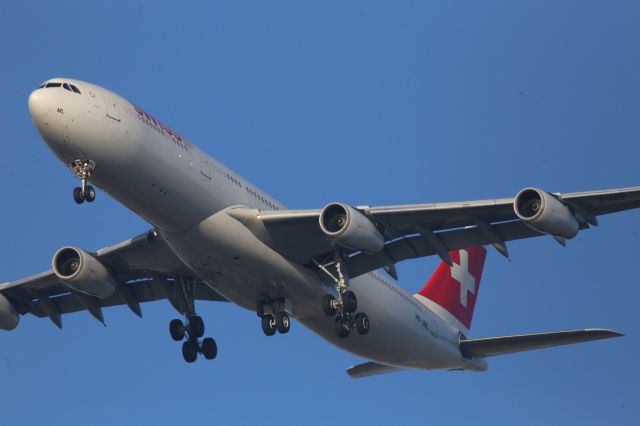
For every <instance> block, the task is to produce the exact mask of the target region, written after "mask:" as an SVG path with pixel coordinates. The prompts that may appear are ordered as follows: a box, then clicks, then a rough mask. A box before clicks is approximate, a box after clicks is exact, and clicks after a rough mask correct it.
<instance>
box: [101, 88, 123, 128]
mask: <svg viewBox="0 0 640 426" xmlns="http://www.w3.org/2000/svg"><path fill="white" fill-rule="evenodd" d="M102 96H103V97H104V102H105V104H106V105H107V117H109V118H111V119H114V120H116V121H120V109H119V108H118V104H117V103H115V102H114V101H113V99H112V98H111V95H109V94H108V93H103V94H102Z"/></svg>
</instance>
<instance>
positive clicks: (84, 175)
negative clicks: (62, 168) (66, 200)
mask: <svg viewBox="0 0 640 426" xmlns="http://www.w3.org/2000/svg"><path fill="white" fill-rule="evenodd" d="M69 167H71V171H72V172H73V175H74V176H75V177H77V178H78V179H80V182H81V183H82V185H81V186H79V187H76V188H74V189H73V200H74V201H75V202H76V203H78V204H82V203H84V202H85V201H86V202H88V203H92V202H93V200H95V199H96V190H95V189H94V188H93V186H91V185H87V180H88V179H89V178H90V177H91V174H92V173H93V170H94V169H95V168H96V163H95V162H93V161H91V160H80V159H76V160H74V161H73V162H72V163H71V164H69Z"/></svg>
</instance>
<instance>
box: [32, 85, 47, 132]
mask: <svg viewBox="0 0 640 426" xmlns="http://www.w3.org/2000/svg"><path fill="white" fill-rule="evenodd" d="M45 97H46V94H45V93H44V90H43V89H36V90H34V91H33V92H31V94H30V95H29V112H30V113H31V118H32V119H33V121H34V123H35V124H36V126H40V125H42V124H43V123H44V122H45V119H46V115H47V113H48V112H49V111H48V107H47V105H46V104H47V102H46V99H45Z"/></svg>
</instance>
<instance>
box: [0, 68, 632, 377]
mask: <svg viewBox="0 0 640 426" xmlns="http://www.w3.org/2000/svg"><path fill="white" fill-rule="evenodd" d="M29 111H30V113H31V117H32V120H33V123H34V125H35V127H36V128H37V130H38V132H39V134H40V136H41V137H42V139H43V140H44V142H45V143H46V144H47V145H48V147H49V148H50V149H51V150H52V151H53V153H54V154H55V155H56V156H57V157H58V159H59V160H60V161H62V163H64V164H65V165H66V166H67V167H69V168H70V170H71V172H72V173H73V175H74V176H75V177H76V178H78V179H79V182H80V184H79V186H77V187H76V188H74V189H73V199H74V201H75V202H76V203H78V204H82V203H84V202H88V203H91V202H94V201H95V198H96V190H95V188H94V186H93V185H95V187H97V188H99V189H101V190H102V191H104V192H106V193H107V194H109V195H110V196H111V197H113V198H114V199H115V200H117V201H119V202H120V203H122V204H123V205H124V206H126V207H127V208H129V209H130V210H132V211H133V212H134V213H136V214H138V215H139V216H140V217H142V218H143V219H145V220H146V221H147V222H149V223H150V224H151V225H152V229H151V230H149V231H148V232H145V233H143V234H141V235H139V236H136V237H134V238H132V239H130V240H127V241H124V242H121V243H119V244H116V245H114V246H111V247H107V248H103V249H101V250H98V251H96V252H89V251H85V250H83V249H81V248H78V247H74V246H65V247H62V248H61V249H59V250H58V251H57V252H56V253H55V254H54V255H53V259H52V268H51V269H50V270H48V271H45V272H42V273H39V274H37V275H33V276H30V277H27V278H24V279H20V280H17V281H13V282H7V283H4V284H0V328H2V329H4V330H13V329H14V328H15V327H16V326H17V325H18V323H19V320H20V317H21V316H23V315H26V314H32V315H34V316H36V317H39V318H44V317H48V318H50V319H51V321H52V322H53V323H54V324H55V325H56V326H57V327H59V328H62V315H64V314H68V313H72V312H78V311H88V312H89V314H90V315H92V316H93V317H95V318H96V319H97V320H98V321H100V322H101V323H103V324H104V323H105V319H104V314H103V308H106V307H110V306H116V305H126V306H128V307H129V308H130V310H131V311H132V312H133V313H134V314H136V315H137V316H140V317H141V316H142V310H141V306H140V304H141V303H143V302H150V301H155V300H160V299H167V300H168V301H169V302H170V303H171V305H172V306H173V307H174V308H175V309H176V310H177V311H178V312H179V313H180V314H181V315H182V316H183V319H174V320H172V321H171V322H170V323H169V334H170V336H171V338H172V339H174V340H175V341H177V342H182V355H183V357H184V360H185V361H186V362H188V363H192V362H195V361H196V360H197V358H198V357H199V356H203V357H204V358H206V359H214V358H216V356H217V353H218V347H217V344H216V342H215V340H214V339H213V338H211V337H206V338H204V331H205V326H204V322H203V320H202V318H201V317H200V316H198V315H197V313H196V309H195V303H196V301H218V302H232V303H235V304H236V305H239V306H241V307H243V308H245V309H249V310H252V311H254V312H256V314H257V316H258V317H259V322H260V324H261V327H262V330H263V332H264V333H265V334H266V335H268V336H273V335H274V334H276V333H280V334H284V333H287V332H288V331H289V330H290V327H291V318H295V319H297V320H298V321H299V322H300V323H301V324H303V325H304V326H306V327H308V328H309V329H310V330H312V331H313V332H315V333H317V334H318V335H320V336H321V337H323V338H324V339H326V340H327V341H329V342H330V343H332V344H334V345H336V346H338V347H340V348H342V349H344V350H346V351H348V352H351V353H353V354H356V355H359V356H361V357H363V358H366V359H367V360H368V361H367V362H365V363H362V364H360V365H356V366H354V367H351V368H349V369H348V370H347V372H348V374H349V375H350V376H351V377H354V378H359V377H366V376H371V375H376V374H382V373H389V372H394V371H400V370H406V369H424V370H467V371H486V370H487V366H488V364H487V361H486V359H487V358H488V357H491V356H496V355H503V354H509V353H514V352H519V351H525V350H534V349H541V348H547V347H551V346H557V345H564V344H569V343H578V342H585V341H590V340H596V339H604V338H611V337H618V336H621V334H620V333H618V332H615V331H611V330H607V329H582V330H570V331H563V332H554V333H537V334H522V335H515V336H503V337H492V338H477V339H474V338H469V337H468V336H469V329H470V326H471V320H472V316H473V311H474V307H475V302H476V298H477V296H478V290H479V284H480V279H481V275H482V269H483V266H484V261H485V256H486V253H487V251H486V248H485V246H492V247H493V248H495V249H496V250H497V251H498V253H500V254H502V255H503V256H505V257H509V252H508V247H507V242H508V241H513V240H519V239H524V238H531V237H537V236H551V237H552V238H554V239H555V240H556V241H558V242H559V243H560V244H562V245H565V244H566V242H567V240H569V239H571V238H573V237H575V236H576V235H577V234H578V233H579V232H580V231H581V230H585V229H588V228H590V227H592V226H597V225H598V220H597V216H600V215H603V214H608V213H613V212H619V211H624V210H629V209H634V208H638V207H640V187H632V188H622V189H610V190H602V191H590V192H575V193H564V194H561V193H550V192H546V191H543V190H541V189H539V188H533V187H528V188H525V189H523V190H521V191H520V192H518V193H517V194H516V196H515V197H510V198H501V199H490V200H480V201H463V202H446V203H428V204H413V205H396V206H352V205H350V204H348V203H345V202H332V203H329V204H328V205H326V206H324V207H323V208H318V209H309V210H289V209H287V208H286V207H285V206H284V205H283V204H281V203H280V202H278V201H276V200H275V199H273V198H272V197H270V196H269V195H268V194H267V193H265V192H264V191H262V190H261V189H259V188H258V187H257V186H255V185H253V184H252V183H250V182H249V181H247V180H246V179H244V178H242V177H241V176H239V175H238V174H236V173H234V172H233V171H232V170H230V169H229V168H227V167H225V166H224V165H223V164H221V163H220V162H218V161H216V160H215V159H214V158H212V157H211V156H209V155H207V154H206V153H205V152H203V151H202V150H200V149H199V148H198V147H196V146H195V145H193V144H192V143H191V142H189V141H188V140H187V139H185V138H184V137H182V136H181V135H180V134H178V133H177V132H176V131H174V130H172V129H171V128H169V127H168V126H167V125H165V124H164V123H163V122H161V121H159V120H158V119H156V118H155V117H153V116H152V115H151V114H149V113H147V112H146V111H145V110H143V109H142V108H140V107H138V106H137V105H135V104H133V103H131V102H129V101H127V100H126V99H124V98H123V97H121V96H119V95H117V94H115V93H113V92H111V91H109V90H107V89H105V88H102V87H99V86H97V85H95V84H91V83H88V82H84V81H80V80H75V79H70V78H53V79H50V80H47V81H46V82H45V83H43V84H42V85H40V86H39V87H38V88H36V89H35V90H34V91H33V92H32V93H31V94H30V96H29ZM434 255H435V256H439V258H440V259H441V263H440V264H439V266H438V267H437V269H436V271H435V273H434V275H433V276H432V277H431V279H430V280H429V282H428V283H427V284H426V285H425V287H424V288H423V289H422V290H421V291H419V292H418V293H417V294H415V295H411V294H409V293H407V292H406V291H405V290H403V289H402V288H401V287H399V286H398V285H397V284H396V281H397V279H398V274H397V271H396V268H395V264H396V263H398V262H401V261H403V260H406V259H413V258H421V257H426V256H434ZM383 271H384V272H383Z"/></svg>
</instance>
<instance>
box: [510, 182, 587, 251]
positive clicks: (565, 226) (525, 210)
mask: <svg viewBox="0 0 640 426" xmlns="http://www.w3.org/2000/svg"><path fill="white" fill-rule="evenodd" d="M513 209H514V211H515V213H516V216H518V218H520V219H521V220H522V221H523V222H524V223H525V224H527V225H528V226H529V227H531V228H532V229H534V230H536V231H538V232H542V233H544V234H549V235H552V236H554V237H560V238H565V239H570V238H573V237H575V236H576V234H577V233H578V229H579V228H580V225H579V224H578V221H577V220H576V218H575V217H574V215H573V213H572V212H571V210H570V209H569V207H568V206H567V205H566V204H564V203H563V202H562V201H560V200H559V199H557V198H556V197H554V196H553V195H551V194H549V193H547V192H544V191H542V190H540V189H537V188H526V189H523V190H522V191H520V192H519V193H518V195H516V198H515V201H514V203H513Z"/></svg>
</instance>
